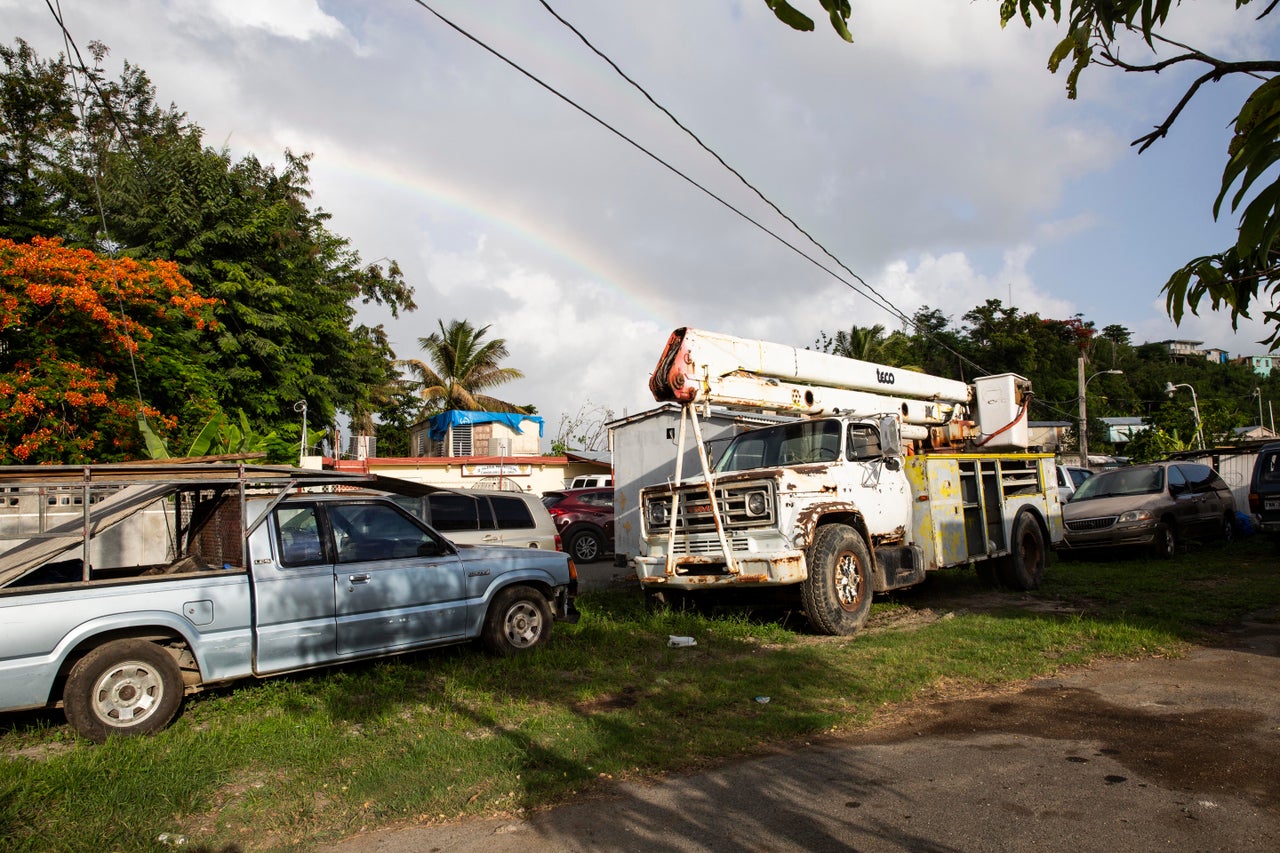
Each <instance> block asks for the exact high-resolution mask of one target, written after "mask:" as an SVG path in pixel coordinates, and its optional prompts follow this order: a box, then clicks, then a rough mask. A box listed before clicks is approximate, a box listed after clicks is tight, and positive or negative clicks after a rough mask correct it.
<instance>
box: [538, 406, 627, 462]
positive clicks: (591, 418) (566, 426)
mask: <svg viewBox="0 0 1280 853" xmlns="http://www.w3.org/2000/svg"><path fill="white" fill-rule="evenodd" d="M611 420H613V409H610V408H609V407H608V406H599V405H596V404H595V403H592V402H591V401H590V400H587V401H586V402H585V403H583V404H582V405H581V406H580V407H578V411H577V412H576V413H574V414H573V415H570V414H568V413H567V412H566V413H564V414H561V415H560V426H559V427H557V428H556V437H555V438H554V439H552V441H551V454H552V455H553V456H563V455H564V454H565V453H566V452H569V451H574V450H604V449H606V448H607V447H608V445H609V429H608V423H609V422H610V421H611Z"/></svg>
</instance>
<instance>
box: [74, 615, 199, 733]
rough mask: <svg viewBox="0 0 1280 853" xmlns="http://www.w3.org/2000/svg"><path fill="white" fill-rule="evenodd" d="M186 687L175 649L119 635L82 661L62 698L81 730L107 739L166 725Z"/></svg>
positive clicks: (174, 712)
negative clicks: (120, 637) (171, 651)
mask: <svg viewBox="0 0 1280 853" xmlns="http://www.w3.org/2000/svg"><path fill="white" fill-rule="evenodd" d="M183 690H184V688H183V683H182V671H181V670H180V669H178V662H177V661H176V660H174V658H173V655H171V654H169V653H168V652H167V651H165V650H164V649H163V648H161V647H160V646H158V645H156V644H155V643H151V642H147V641H146V640H117V641H115V642H112V643H107V644H106V645H103V646H99V647H98V648H96V649H94V650H93V651H91V652H89V654H87V655H85V656H84V657H82V658H81V659H80V660H78V661H76V664H75V666H73V667H72V668H71V674H70V675H68V676H67V686H66V689H65V690H64V691H63V693H62V702H63V706H64V708H65V710H66V714H67V721H68V722H70V723H71V725H72V726H73V727H74V728H75V730H76V731H78V732H79V733H80V734H82V735H84V736H85V737H87V738H88V739H89V740H91V741H94V742H95V743H102V742H103V741H105V740H106V739H107V737H108V736H110V735H113V734H116V735H149V734H154V733H155V732H158V731H160V730H161V729H163V728H164V727H165V726H167V725H169V723H170V722H171V721H172V720H173V718H174V716H175V715H176V714H177V713H178V708H179V707H181V706H182V694H183Z"/></svg>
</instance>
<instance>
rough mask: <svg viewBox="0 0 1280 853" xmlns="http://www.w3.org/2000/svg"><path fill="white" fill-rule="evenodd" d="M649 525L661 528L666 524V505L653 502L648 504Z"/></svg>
mask: <svg viewBox="0 0 1280 853" xmlns="http://www.w3.org/2000/svg"><path fill="white" fill-rule="evenodd" d="M649 523H650V524H651V525H654V526H661V525H663V524H666V523H667V505H666V504H665V503H659V502H658V501H653V502H652V503H650V504H649Z"/></svg>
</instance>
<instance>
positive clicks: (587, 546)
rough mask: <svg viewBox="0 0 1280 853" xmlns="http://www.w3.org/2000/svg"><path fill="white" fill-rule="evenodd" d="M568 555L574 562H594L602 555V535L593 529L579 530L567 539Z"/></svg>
mask: <svg viewBox="0 0 1280 853" xmlns="http://www.w3.org/2000/svg"><path fill="white" fill-rule="evenodd" d="M569 555H570V556H572V557H573V560H574V562H576V563H594V562H595V561H596V560H599V559H600V558H601V557H603V556H604V537H603V536H601V535H600V534H599V533H596V532H595V531H594V530H581V531H579V532H577V533H575V534H573V538H572V539H570V540H569Z"/></svg>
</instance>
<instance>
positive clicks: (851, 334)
mask: <svg viewBox="0 0 1280 853" xmlns="http://www.w3.org/2000/svg"><path fill="white" fill-rule="evenodd" d="M883 346H884V326H882V325H880V324H879V323H876V324H875V325H874V326H866V327H864V326H850V327H849V331H847V332H846V331H844V330H841V331H838V332H836V337H835V342H834V344H833V345H832V347H831V352H832V353H834V354H835V355H842V356H844V357H845V358H856V359H858V360H859V361H879V360H880V350H881V348H882V347H883Z"/></svg>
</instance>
